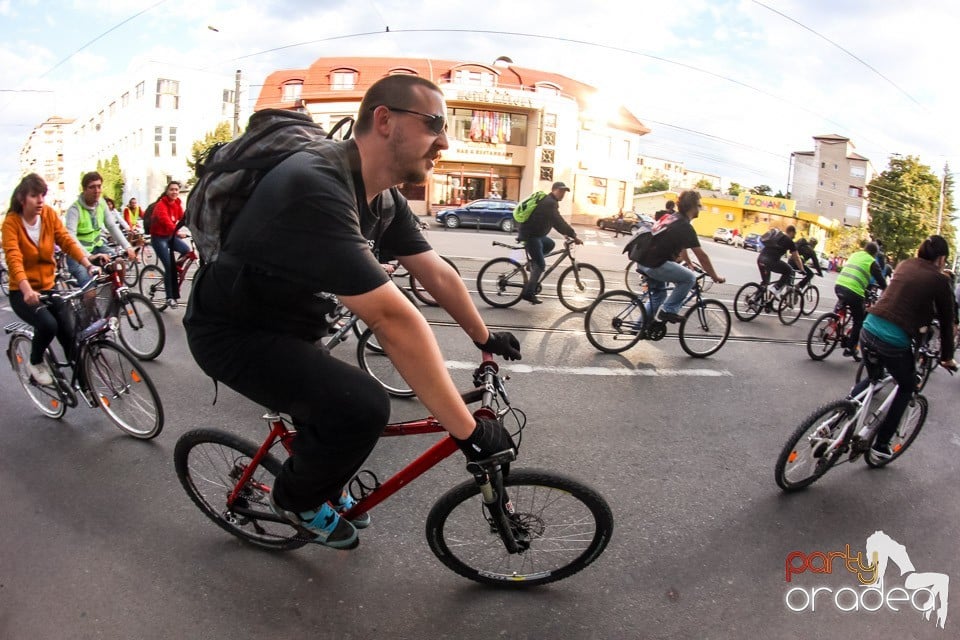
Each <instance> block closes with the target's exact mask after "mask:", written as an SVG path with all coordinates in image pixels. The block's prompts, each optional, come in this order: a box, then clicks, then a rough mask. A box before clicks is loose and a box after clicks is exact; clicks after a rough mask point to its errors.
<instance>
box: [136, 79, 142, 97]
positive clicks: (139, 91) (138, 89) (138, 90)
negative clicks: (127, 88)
mask: <svg viewBox="0 0 960 640" xmlns="http://www.w3.org/2000/svg"><path fill="white" fill-rule="evenodd" d="M134 91H135V94H136V95H135V97H136V98H142V97H143V83H142V82H140V83H138V84H137V86H136V89H135V90H134Z"/></svg>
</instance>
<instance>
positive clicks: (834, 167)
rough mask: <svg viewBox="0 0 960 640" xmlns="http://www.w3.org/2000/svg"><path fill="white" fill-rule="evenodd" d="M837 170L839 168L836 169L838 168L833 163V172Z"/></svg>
mask: <svg viewBox="0 0 960 640" xmlns="http://www.w3.org/2000/svg"><path fill="white" fill-rule="evenodd" d="M839 168H840V167H838V166H837V165H836V163H834V165H833V170H834V171H836V170H837V169H839Z"/></svg>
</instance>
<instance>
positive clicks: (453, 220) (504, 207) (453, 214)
mask: <svg viewBox="0 0 960 640" xmlns="http://www.w3.org/2000/svg"><path fill="white" fill-rule="evenodd" d="M516 206H517V203H516V201H515V200H500V199H497V198H490V199H484V200H474V201H473V202H471V203H470V204H467V205H464V206H462V207H457V208H456V209H444V210H443V211H438V212H437V224H439V225H441V226H444V227H447V228H448V229H456V228H457V227H461V226H463V227H478V226H479V227H486V228H492V229H500V230H501V231H506V232H507V233H513V231H514V229H516V228H517V222H516V220H514V219H513V209H514V207H516Z"/></svg>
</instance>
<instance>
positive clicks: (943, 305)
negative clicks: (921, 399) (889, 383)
mask: <svg viewBox="0 0 960 640" xmlns="http://www.w3.org/2000/svg"><path fill="white" fill-rule="evenodd" d="M949 252H950V248H949V247H948V246H947V241H946V240H945V239H944V238H943V236H936V235H935V236H930V237H929V238H927V239H926V240H924V241H923V244H921V245H920V248H919V249H918V250H917V257H916V258H910V259H908V260H904V261H902V262H901V263H900V264H899V265H898V266H897V268H896V270H895V271H894V272H893V277H892V278H891V279H890V284H888V285H887V290H886V292H885V293H884V294H883V296H881V298H880V301H879V302H877V304H875V305H873V307H871V308H870V313H869V314H868V315H867V319H866V320H865V321H864V323H863V329H862V331H861V333H860V347H861V351H862V352H863V355H864V358H867V359H868V361H869V359H871V358H874V357H875V358H876V359H877V360H879V361H880V363H882V364H883V366H884V367H885V368H886V370H887V371H888V372H889V373H890V375H892V376H893V378H894V380H896V382H897V395H896V396H895V397H894V400H893V403H892V404H891V405H890V410H889V411H888V412H887V415H886V417H885V418H884V419H883V422H882V423H881V424H880V426H879V428H878V429H877V437H876V438H875V439H874V442H873V449H872V450H873V454H874V455H875V456H876V457H878V458H881V459H888V458H890V456H891V455H892V454H893V452H892V451H891V449H890V439H891V438H892V437H893V435H894V433H896V430H897V426H898V425H899V424H900V419H901V418H902V417H903V414H904V412H905V411H906V409H907V405H908V404H909V403H910V397H911V396H912V395H913V391H914V388H915V386H916V377H915V363H914V354H913V349H912V348H911V340H912V339H916V338H918V337H919V336H920V329H921V328H923V327H926V326H927V325H929V324H930V322H931V321H932V320H933V319H934V318H935V317H936V318H937V319H939V321H940V326H941V327H952V326H953V307H954V304H953V292H952V291H951V289H950V278H949V277H948V276H947V275H946V274H944V273H943V268H944V265H945V264H946V261H947V255H948V254H949ZM953 354H954V342H953V332H952V331H942V332H941V333H940V362H941V364H942V365H943V366H944V367H945V368H948V369H951V370H954V369H956V367H957V363H956V361H955V360H954V359H953ZM869 383H870V381H869V380H867V379H864V380H863V381H862V382H861V385H866V384H869ZM863 388H865V387H864V386H860V387H857V388H855V389H854V391H853V392H852V393H853V395H856V394H857V393H859V391H860V390H862V389H863Z"/></svg>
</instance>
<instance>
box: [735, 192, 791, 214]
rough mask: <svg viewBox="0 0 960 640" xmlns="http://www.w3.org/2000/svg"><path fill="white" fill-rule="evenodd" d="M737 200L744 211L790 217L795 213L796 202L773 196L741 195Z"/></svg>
mask: <svg viewBox="0 0 960 640" xmlns="http://www.w3.org/2000/svg"><path fill="white" fill-rule="evenodd" d="M737 200H738V201H739V203H740V206H741V207H743V208H744V209H751V210H753V211H763V212H765V213H776V214H779V215H782V216H792V215H794V214H795V213H796V211H797V201H796V200H787V199H786V198H774V197H773V196H758V195H755V194H753V193H741V194H740V195H739V196H738V197H737Z"/></svg>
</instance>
